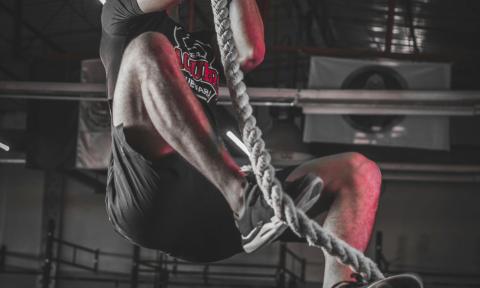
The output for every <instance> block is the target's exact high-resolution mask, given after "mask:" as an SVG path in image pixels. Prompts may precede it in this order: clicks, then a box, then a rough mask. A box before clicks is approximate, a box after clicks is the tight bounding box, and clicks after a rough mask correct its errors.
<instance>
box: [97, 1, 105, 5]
mask: <svg viewBox="0 0 480 288" xmlns="http://www.w3.org/2000/svg"><path fill="white" fill-rule="evenodd" d="M98 1H99V2H100V3H102V5H105V1H106V0H98Z"/></svg>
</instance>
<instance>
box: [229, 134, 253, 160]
mask: <svg viewBox="0 0 480 288" xmlns="http://www.w3.org/2000/svg"><path fill="white" fill-rule="evenodd" d="M227 137H228V138H230V140H232V141H233V143H235V144H236V145H237V146H238V148H240V149H241V150H242V151H243V152H244V153H245V154H247V156H249V157H250V152H248V149H247V146H245V144H243V142H242V140H240V139H239V138H238V137H237V136H236V135H235V134H234V133H233V132H232V131H227Z"/></svg>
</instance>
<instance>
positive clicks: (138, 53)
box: [122, 32, 176, 67]
mask: <svg viewBox="0 0 480 288" xmlns="http://www.w3.org/2000/svg"><path fill="white" fill-rule="evenodd" d="M123 55H124V56H123V60H122V62H124V63H125V62H127V63H129V64H132V65H138V67H145V64H152V63H155V62H157V63H158V62H159V61H160V62H162V64H166V63H176V62H175V61H176V58H175V57H174V56H175V52H174V49H173V46H172V44H171V43H170V41H169V40H168V38H167V37H166V36H165V35H163V34H161V33H158V32H145V33H142V34H140V35H139V36H137V37H136V38H135V39H133V40H132V41H131V42H130V44H129V45H128V46H127V48H126V49H125V52H124V54H123Z"/></svg>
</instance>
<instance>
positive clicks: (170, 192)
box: [106, 126, 296, 262]
mask: <svg viewBox="0 0 480 288" xmlns="http://www.w3.org/2000/svg"><path fill="white" fill-rule="evenodd" d="M112 138H113V139H112V159H111V163H110V167H109V172H108V181H107V195H106V205H107V214H108V216H109V219H110V221H111V222H112V224H113V225H114V227H115V230H116V231H117V232H119V233H120V234H121V235H122V236H124V237H125V238H127V239H128V240H130V241H131V242H133V243H136V244H138V245H140V246H143V247H146V248H151V249H158V250H161V251H163V252H165V253H168V254H170V255H171V256H174V257H177V258H180V259H184V260H188V261H194V262H212V261H218V260H222V259H226V258H228V257H230V256H233V255H235V254H237V253H240V252H242V251H243V250H242V246H241V240H240V233H239V232H238V230H237V228H236V226H235V223H234V220H233V215H232V211H231V210H230V207H229V206H228V204H227V202H226V201H225V200H224V198H223V196H222V194H221V193H220V191H218V189H217V188H216V187H215V186H214V185H213V184H211V183H210V182H209V181H208V180H207V179H206V178H205V177H204V176H203V175H202V174H200V173H199V172H198V171H197V170H196V169H195V168H194V167H193V166H191V165H190V164H189V163H188V162H187V161H185V160H184V159H183V158H182V157H181V156H179V155H178V154H176V153H175V154H171V155H168V156H166V157H165V158H163V159H162V160H161V161H157V162H151V161H149V160H147V159H145V158H144V157H143V156H142V155H140V154H139V153H137V152H135V151H134V150H133V149H132V148H131V147H130V146H129V145H128V143H127V142H126V140H125V135H124V132H123V127H122V126H117V127H113V128H112ZM294 168H295V167H291V168H287V169H284V170H282V171H279V172H278V173H277V177H278V178H279V180H280V181H283V180H284V179H285V178H286V177H287V176H288V174H289V173H290V171H292V170H293V169H294ZM288 234H291V235H288ZM292 235H293V233H291V232H289V233H286V235H285V237H287V238H295V237H292ZM282 237H283V236H282ZM289 240H292V239H289ZM293 240H294V241H295V240H296V239H293Z"/></svg>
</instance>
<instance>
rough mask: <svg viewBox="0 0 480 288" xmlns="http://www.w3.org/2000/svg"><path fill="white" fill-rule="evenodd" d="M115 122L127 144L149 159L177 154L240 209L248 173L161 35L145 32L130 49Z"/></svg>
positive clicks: (115, 107)
mask: <svg viewBox="0 0 480 288" xmlns="http://www.w3.org/2000/svg"><path fill="white" fill-rule="evenodd" d="M113 123H114V125H119V124H123V126H124V131H125V135H126V138H127V141H128V142H129V144H130V145H131V146H132V147H134V149H136V150H137V151H138V152H140V153H141V154H143V155H144V156H146V157H147V158H148V159H150V160H155V159H159V158H161V157H163V156H165V154H168V153H173V152H174V151H176V152H178V153H179V154H180V155H182V156H183V158H185V159H186V160H187V161H189V162H190V163H191V164H192V165H193V166H194V167H195V168H197V169H198V170H199V171H200V172H201V173H202V174H203V175H204V176H205V177H207V178H208V179H209V180H210V181H211V182H212V183H213V184H214V185H215V186H216V187H217V188H218V189H219V190H220V191H221V192H222V194H223V196H224V197H225V199H226V200H227V202H228V204H229V205H230V207H231V208H232V211H233V212H236V213H238V212H239V210H240V209H241V208H242V206H243V193H244V185H245V178H244V175H243V174H242V173H241V172H240V169H239V167H238V166H237V165H236V163H235V162H234V160H233V159H232V158H231V156H230V155H229V154H228V152H227V150H226V149H225V147H224V146H223V145H221V143H219V141H218V140H217V138H216V135H215V134H214V131H213V129H212V127H211V125H210V123H209V121H208V118H207V117H206V115H205V113H204V111H203V108H202V106H201V104H200V103H199V100H198V99H197V98H196V96H195V95H193V93H192V91H191V89H190V87H189V86H188V84H187V82H186V80H185V78H184V76H183V74H182V72H181V71H180V67H179V64H178V62H177V58H176V55H175V52H174V49H173V47H172V45H171V44H170V42H169V40H168V39H167V38H166V37H165V36H164V35H163V34H160V33H154V32H149V33H145V34H142V35H140V36H138V37H137V38H136V39H134V40H133V41H132V42H131V43H130V44H129V46H128V47H127V48H126V50H125V53H124V56H123V59H122V66H121V68H120V72H119V76H118V80H117V86H116V87H115V95H114V103H113Z"/></svg>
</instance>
